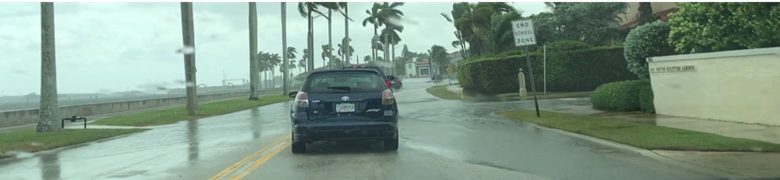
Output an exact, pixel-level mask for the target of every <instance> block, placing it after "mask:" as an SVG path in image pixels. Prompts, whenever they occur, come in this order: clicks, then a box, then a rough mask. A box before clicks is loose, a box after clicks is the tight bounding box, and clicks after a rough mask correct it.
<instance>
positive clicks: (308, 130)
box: [289, 68, 398, 154]
mask: <svg viewBox="0 0 780 180" xmlns="http://www.w3.org/2000/svg"><path fill="white" fill-rule="evenodd" d="M289 96H290V97H292V98H295V101H294V103H293V105H292V108H290V115H291V116H290V120H291V122H292V129H293V130H292V148H291V149H292V152H293V153H294V154H298V153H305V152H306V146H307V144H308V143H313V142H318V141H343V140H373V141H382V143H383V145H384V148H385V149H387V150H391V151H396V150H398V105H397V104H396V102H395V97H394V95H393V92H392V91H391V90H390V89H389V88H388V87H387V84H385V81H384V78H382V75H381V74H380V73H379V72H377V71H375V70H371V69H360V68H358V69H352V68H345V69H337V70H322V71H314V72H312V73H311V74H309V76H308V77H307V78H306V80H305V81H304V83H303V86H302V87H301V91H300V92H290V94H289Z"/></svg>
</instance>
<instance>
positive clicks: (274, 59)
mask: <svg viewBox="0 0 780 180" xmlns="http://www.w3.org/2000/svg"><path fill="white" fill-rule="evenodd" d="M281 62H282V57H281V56H279V54H276V53H274V54H272V55H271V57H270V58H269V59H268V65H270V66H269V69H268V71H271V87H276V70H275V69H274V68H275V67H276V66H278V65H279V64H280V63H281Z"/></svg>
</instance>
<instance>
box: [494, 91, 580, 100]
mask: <svg viewBox="0 0 780 180" xmlns="http://www.w3.org/2000/svg"><path fill="white" fill-rule="evenodd" d="M591 92H592V91H584V92H547V94H543V93H542V92H536V98H537V99H558V98H582V97H590V93H591ZM527 94H528V95H527V96H523V97H520V95H519V93H517V92H513V93H504V94H498V95H496V96H498V97H500V98H502V99H509V100H520V99H522V100H533V99H534V95H533V92H528V93H527Z"/></svg>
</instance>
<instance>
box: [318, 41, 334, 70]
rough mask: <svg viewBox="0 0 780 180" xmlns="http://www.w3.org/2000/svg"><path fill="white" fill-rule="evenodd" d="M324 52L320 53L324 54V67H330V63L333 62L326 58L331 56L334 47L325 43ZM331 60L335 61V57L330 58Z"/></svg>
mask: <svg viewBox="0 0 780 180" xmlns="http://www.w3.org/2000/svg"><path fill="white" fill-rule="evenodd" d="M321 47H322V53H321V54H320V55H321V56H322V67H330V64H332V63H333V62H326V61H325V60H326V58H329V57H331V55H332V54H333V53H332V52H333V48H331V47H330V45H329V44H323V45H322V46H321ZM329 60H330V61H333V59H329Z"/></svg>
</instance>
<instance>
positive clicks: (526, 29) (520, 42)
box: [512, 19, 536, 47]
mask: <svg viewBox="0 0 780 180" xmlns="http://www.w3.org/2000/svg"><path fill="white" fill-rule="evenodd" d="M512 33H513V35H514V37H515V46H518V47H519V46H528V45H536V35H535V34H534V23H533V21H532V20H531V19H521V20H514V21H512Z"/></svg>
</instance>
